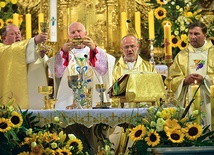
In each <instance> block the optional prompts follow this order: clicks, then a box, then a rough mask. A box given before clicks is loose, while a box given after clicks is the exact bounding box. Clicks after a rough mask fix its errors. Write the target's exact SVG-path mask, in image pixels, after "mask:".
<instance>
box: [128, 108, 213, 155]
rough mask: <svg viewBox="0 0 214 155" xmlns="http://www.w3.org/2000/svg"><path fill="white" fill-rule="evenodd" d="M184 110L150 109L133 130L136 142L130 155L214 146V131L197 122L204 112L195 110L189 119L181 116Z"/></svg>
mask: <svg viewBox="0 0 214 155" xmlns="http://www.w3.org/2000/svg"><path fill="white" fill-rule="evenodd" d="M182 113H184V112H183V109H182V108H181V107H179V106H178V107H170V108H162V106H159V107H154V106H152V107H150V108H148V112H147V114H146V116H145V117H143V118H142V120H140V121H139V122H137V124H136V126H135V127H134V128H132V129H131V130H130V133H129V137H130V139H131V140H132V141H133V142H134V143H133V145H132V147H131V148H130V150H129V154H131V155H135V154H136V155H140V154H143V155H145V154H147V149H148V148H152V147H181V146H183V147H184V146H213V145H214V136H213V134H214V131H211V132H210V131H209V126H204V127H203V126H202V125H199V124H197V123H196V121H195V120H196V118H197V116H199V115H201V112H199V111H198V110H195V111H193V112H192V114H191V115H189V116H188V117H182V116H183V115H181V114H182Z"/></svg>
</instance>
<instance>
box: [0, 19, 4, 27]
mask: <svg viewBox="0 0 214 155" xmlns="http://www.w3.org/2000/svg"><path fill="white" fill-rule="evenodd" d="M3 26H4V21H3V19H0V29H1V28H2V27H3Z"/></svg>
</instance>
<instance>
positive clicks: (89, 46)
mask: <svg viewBox="0 0 214 155" xmlns="http://www.w3.org/2000/svg"><path fill="white" fill-rule="evenodd" d="M68 35H69V39H70V40H68V41H67V42H66V43H65V44H64V45H63V46H62V48H61V49H60V51H59V52H58V53H57V54H56V73H55V74H56V77H57V78H61V81H60V84H59V88H58V93H57V99H58V102H57V103H56V105H55V108H56V109H66V108H71V109H72V108H83V106H82V105H80V104H79V105H78V106H77V107H74V104H73V101H74V92H73V90H72V88H70V87H69V86H68V77H67V76H73V75H80V74H81V72H83V73H82V77H81V78H83V80H85V81H89V83H88V84H87V86H86V87H87V88H90V89H91V91H92V106H93V107H95V106H96V103H97V102H100V97H99V95H100V94H99V92H97V91H96V87H95V85H96V84H106V89H108V88H109V87H110V86H111V84H112V76H111V75H112V69H113V66H114V62H115V58H114V57H113V56H111V55H109V54H107V53H106V52H105V51H104V50H103V49H101V48H99V47H97V46H96V45H95V43H94V42H93V40H92V39H91V38H89V37H88V36H87V33H86V29H85V27H84V25H82V24H81V23H79V22H74V23H71V24H70V25H69V27H68ZM106 93H107V90H106V91H105V92H104V102H107V101H110V99H109V97H108V95H107V94H106ZM84 95H85V94H84ZM77 104H78V103H77Z"/></svg>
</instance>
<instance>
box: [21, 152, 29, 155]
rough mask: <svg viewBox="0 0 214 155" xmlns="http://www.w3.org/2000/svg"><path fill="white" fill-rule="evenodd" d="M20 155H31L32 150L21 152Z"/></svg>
mask: <svg viewBox="0 0 214 155" xmlns="http://www.w3.org/2000/svg"><path fill="white" fill-rule="evenodd" d="M18 155H30V152H21V153H19V154H18Z"/></svg>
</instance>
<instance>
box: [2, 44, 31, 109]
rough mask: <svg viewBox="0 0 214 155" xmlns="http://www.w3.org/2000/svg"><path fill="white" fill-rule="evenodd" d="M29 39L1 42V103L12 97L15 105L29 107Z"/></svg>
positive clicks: (23, 107)
mask: <svg viewBox="0 0 214 155" xmlns="http://www.w3.org/2000/svg"><path fill="white" fill-rule="evenodd" d="M28 42H29V40H24V41H20V42H16V43H13V44H12V45H5V44H0V72H1V75H0V104H7V103H8V101H9V100H10V98H11V97H12V98H15V100H16V101H15V104H14V106H15V107H17V105H19V106H20V107H21V108H22V109H27V108H28V105H29V102H28V86H27V83H28V81H27V64H26V47H27V44H28Z"/></svg>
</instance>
